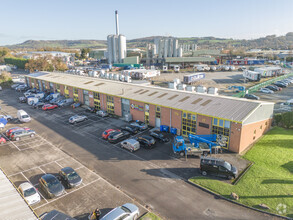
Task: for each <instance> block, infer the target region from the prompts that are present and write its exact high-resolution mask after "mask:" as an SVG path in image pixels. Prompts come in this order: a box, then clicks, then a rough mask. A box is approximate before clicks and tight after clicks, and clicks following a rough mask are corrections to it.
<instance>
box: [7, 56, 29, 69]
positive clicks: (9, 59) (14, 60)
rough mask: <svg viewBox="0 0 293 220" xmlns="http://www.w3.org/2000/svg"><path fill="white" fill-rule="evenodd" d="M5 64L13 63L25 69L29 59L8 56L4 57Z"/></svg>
mask: <svg viewBox="0 0 293 220" xmlns="http://www.w3.org/2000/svg"><path fill="white" fill-rule="evenodd" d="M4 61H5V64H11V65H14V66H17V68H19V69H24V68H25V64H26V63H27V62H28V59H23V58H14V57H7V58H4Z"/></svg>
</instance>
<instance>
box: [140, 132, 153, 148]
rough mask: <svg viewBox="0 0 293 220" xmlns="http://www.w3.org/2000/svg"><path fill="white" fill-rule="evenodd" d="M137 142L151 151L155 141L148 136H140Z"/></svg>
mask: <svg viewBox="0 0 293 220" xmlns="http://www.w3.org/2000/svg"><path fill="white" fill-rule="evenodd" d="M137 141H138V142H139V144H140V146H142V147H144V148H147V149H151V148H153V147H154V145H155V143H156V141H155V139H154V138H153V137H151V136H148V135H142V136H140V137H138V138H137Z"/></svg>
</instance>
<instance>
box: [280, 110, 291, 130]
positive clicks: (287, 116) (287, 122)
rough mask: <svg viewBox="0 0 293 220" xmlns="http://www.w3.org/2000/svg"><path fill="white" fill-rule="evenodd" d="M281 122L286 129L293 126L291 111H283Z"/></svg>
mask: <svg viewBox="0 0 293 220" xmlns="http://www.w3.org/2000/svg"><path fill="white" fill-rule="evenodd" d="M282 124H283V126H284V127H285V128H287V129H289V128H290V127H292V126H293V112H285V113H283V114H282Z"/></svg>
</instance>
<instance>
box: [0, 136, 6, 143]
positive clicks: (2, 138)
mask: <svg viewBox="0 0 293 220" xmlns="http://www.w3.org/2000/svg"><path fill="white" fill-rule="evenodd" d="M5 143H6V139H5V138H4V137H2V135H0V144H5Z"/></svg>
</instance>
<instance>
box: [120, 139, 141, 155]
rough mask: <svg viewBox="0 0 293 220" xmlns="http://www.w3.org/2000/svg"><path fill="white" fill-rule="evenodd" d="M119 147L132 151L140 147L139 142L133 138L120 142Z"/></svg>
mask: <svg viewBox="0 0 293 220" xmlns="http://www.w3.org/2000/svg"><path fill="white" fill-rule="evenodd" d="M121 147H122V148H125V149H127V150H129V151H130V152H133V151H137V150H138V149H139V148H140V144H139V142H138V141H137V140H135V139H127V140H124V141H122V142H121Z"/></svg>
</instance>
